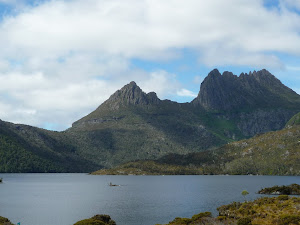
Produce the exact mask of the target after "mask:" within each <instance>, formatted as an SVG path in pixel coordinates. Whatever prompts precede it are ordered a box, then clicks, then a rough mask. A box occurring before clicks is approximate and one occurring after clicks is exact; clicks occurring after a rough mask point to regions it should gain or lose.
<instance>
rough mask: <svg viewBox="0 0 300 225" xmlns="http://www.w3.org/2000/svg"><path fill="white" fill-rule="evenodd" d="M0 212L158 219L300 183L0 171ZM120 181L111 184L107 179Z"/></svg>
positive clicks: (52, 221) (47, 221)
mask: <svg viewBox="0 0 300 225" xmlns="http://www.w3.org/2000/svg"><path fill="white" fill-rule="evenodd" d="M0 177H2V178H3V180H4V182H3V183H2V184H0V215H1V216H4V217H8V218H9V219H10V220H11V221H12V222H13V223H18V222H21V225H71V224H74V223H75V222H76V221H78V220H81V219H86V218H89V217H92V216H93V215H95V214H109V215H110V216H111V217H112V218H113V219H114V220H115V221H116V222H117V224H118V225H154V224H156V223H168V222H169V221H171V220H173V219H174V218H175V217H178V216H179V217H191V216H192V215H194V214H196V213H199V212H203V211H211V212H213V213H214V214H215V215H216V214H217V211H216V208H217V207H218V206H220V205H222V204H227V203H230V202H232V201H243V197H242V195H241V191H242V190H244V189H246V190H247V191H248V192H249V193H250V194H249V195H248V196H247V200H251V199H255V198H258V197H261V195H257V194H255V192H256V191H258V190H259V189H260V188H262V187H268V186H273V185H287V184H291V183H300V177H280V176H276V177H275V176H91V175H86V174H0ZM109 182H112V183H114V184H119V185H121V186H118V187H109V186H108V183H109Z"/></svg>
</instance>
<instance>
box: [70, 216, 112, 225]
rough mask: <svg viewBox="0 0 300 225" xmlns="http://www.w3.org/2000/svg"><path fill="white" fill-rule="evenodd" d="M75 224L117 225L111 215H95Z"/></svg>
mask: <svg viewBox="0 0 300 225" xmlns="http://www.w3.org/2000/svg"><path fill="white" fill-rule="evenodd" d="M74 225H116V222H115V221H113V220H112V219H111V218H110V216H109V215H104V214H102V215H95V216H93V217H92V218H90V219H85V220H81V221H78V222H77V223H75V224H74Z"/></svg>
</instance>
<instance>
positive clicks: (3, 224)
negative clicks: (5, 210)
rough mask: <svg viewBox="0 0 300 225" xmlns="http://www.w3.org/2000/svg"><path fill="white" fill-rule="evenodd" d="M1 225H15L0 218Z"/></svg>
mask: <svg viewBox="0 0 300 225" xmlns="http://www.w3.org/2000/svg"><path fill="white" fill-rule="evenodd" d="M0 225H14V224H12V223H11V222H10V221H9V219H7V218H5V217H2V216H0Z"/></svg>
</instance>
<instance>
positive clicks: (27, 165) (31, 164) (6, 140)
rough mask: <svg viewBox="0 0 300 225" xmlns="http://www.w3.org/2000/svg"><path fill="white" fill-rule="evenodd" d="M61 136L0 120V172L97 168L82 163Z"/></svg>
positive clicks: (76, 170) (94, 165) (84, 162)
mask: <svg viewBox="0 0 300 225" xmlns="http://www.w3.org/2000/svg"><path fill="white" fill-rule="evenodd" d="M67 139H68V138H67V137H64V132H52V131H47V130H44V129H39V128H35V127H31V126H27V125H21V124H13V123H8V122H4V121H1V120H0V172H5V173H6V172H8V173H10V172H28V173H29V172H86V171H91V170H92V169H99V168H100V166H99V165H96V164H93V163H91V162H89V161H86V160H84V159H82V158H81V157H80V156H78V155H77V154H76V152H75V149H76V147H75V146H74V145H72V144H71V142H70V141H68V140H67Z"/></svg>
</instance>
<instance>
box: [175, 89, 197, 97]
mask: <svg viewBox="0 0 300 225" xmlns="http://www.w3.org/2000/svg"><path fill="white" fill-rule="evenodd" d="M177 95H179V96H182V97H193V98H195V97H197V94H196V93H194V92H192V91H190V90H187V89H184V88H183V89H180V90H179V91H177Z"/></svg>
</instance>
